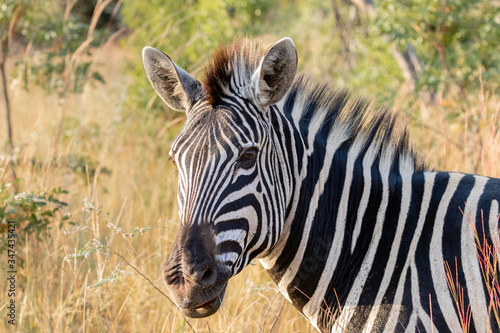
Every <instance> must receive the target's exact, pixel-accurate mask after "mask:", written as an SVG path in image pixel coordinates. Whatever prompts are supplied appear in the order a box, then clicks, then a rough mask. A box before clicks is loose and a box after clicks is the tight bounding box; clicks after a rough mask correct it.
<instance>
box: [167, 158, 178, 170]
mask: <svg viewBox="0 0 500 333" xmlns="http://www.w3.org/2000/svg"><path fill="white" fill-rule="evenodd" d="M169 160H170V161H172V164H173V165H174V167H176V168H177V163H175V160H174V159H173V158H172V157H170V158H169Z"/></svg>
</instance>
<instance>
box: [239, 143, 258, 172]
mask: <svg viewBox="0 0 500 333" xmlns="http://www.w3.org/2000/svg"><path fill="white" fill-rule="evenodd" d="M257 152H258V151H257V148H255V147H251V148H248V149H247V150H245V151H244V152H243V153H241V155H240V157H239V158H238V162H239V163H241V164H242V166H243V167H244V168H246V169H247V168H250V167H251V166H252V165H253V164H254V163H255V160H256V159H257Z"/></svg>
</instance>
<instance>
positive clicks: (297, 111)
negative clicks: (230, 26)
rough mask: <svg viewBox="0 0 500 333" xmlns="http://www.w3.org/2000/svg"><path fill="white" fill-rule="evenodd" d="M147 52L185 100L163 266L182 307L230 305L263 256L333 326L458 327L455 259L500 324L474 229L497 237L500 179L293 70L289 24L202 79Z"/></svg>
mask: <svg viewBox="0 0 500 333" xmlns="http://www.w3.org/2000/svg"><path fill="white" fill-rule="evenodd" d="M143 57H144V64H145V69H146V72H147V74H148V77H149V79H150V81H151V83H152V85H153V87H154V88H155V90H156V91H157V93H158V94H159V95H160V97H162V99H163V100H164V101H165V102H166V103H167V104H169V105H170V106H171V107H172V108H174V109H177V110H180V111H185V112H187V120H186V124H185V126H184V127H183V129H182V131H181V133H180V134H179V135H178V136H177V138H176V139H175V141H174V143H173V145H172V150H171V156H172V158H173V159H174V161H175V163H176V165H177V167H178V174H179V192H178V204H179V216H180V219H181V228H180V231H179V233H178V235H177V238H176V240H175V242H174V246H173V249H172V252H171V254H170V256H169V258H168V260H167V262H166V263H165V266H164V275H165V281H166V284H167V287H168V288H169V290H170V291H171V292H172V294H173V295H174V299H175V301H176V303H177V305H178V306H179V308H180V310H181V311H182V312H183V313H184V314H185V315H188V316H190V317H204V316H208V315H211V314H212V313H214V312H215V311H217V309H218V308H219V306H220V301H219V299H221V298H222V297H223V295H224V292H225V287H226V285H227V281H228V279H229V278H230V277H231V276H234V275H235V274H237V273H239V272H240V271H241V270H242V269H243V268H244V267H245V266H247V265H248V264H249V263H250V261H251V260H253V259H254V258H258V259H260V261H261V263H262V265H263V266H264V268H265V269H266V270H267V271H268V272H269V274H270V276H271V277H272V279H273V280H274V282H275V283H276V285H277V286H278V288H279V289H280V291H281V292H282V293H283V294H284V295H285V297H286V298H287V299H288V300H289V301H290V302H291V303H292V304H293V305H294V306H295V307H296V308H297V309H298V310H299V311H300V312H302V313H303V314H304V316H305V317H306V318H307V319H308V320H309V321H310V322H311V323H312V324H313V325H314V327H316V328H317V329H318V330H320V331H324V332H330V331H332V332H333V331H352V332H360V331H366V332H375V331H380V332H382V331H410V332H412V331H433V330H435V331H439V332H443V331H447V330H451V331H457V330H460V329H461V327H460V320H459V314H458V312H457V310H456V305H455V303H454V300H453V298H452V296H451V294H450V291H449V288H448V284H447V279H446V275H445V269H444V264H445V262H446V263H448V264H449V267H450V268H451V271H452V272H453V273H454V272H455V271H456V272H457V273H458V277H457V279H458V281H459V282H460V284H461V285H462V286H463V287H464V290H465V291H466V292H465V301H466V304H471V310H472V323H471V329H472V330H476V331H486V330H488V329H490V328H497V327H496V326H494V325H496V324H495V323H494V322H493V321H492V322H490V321H489V317H488V310H489V308H488V306H489V301H490V300H489V295H488V294H487V289H486V286H485V284H484V281H483V277H482V273H481V267H480V264H479V261H478V258H477V253H476V248H475V246H476V243H475V237H474V231H475V232H476V233H477V235H478V240H480V242H482V241H483V236H484V240H487V241H489V242H490V244H491V242H493V241H494V240H495V239H498V216H499V202H500V180H499V179H494V178H487V177H482V176H476V175H468V174H461V173H449V172H434V171H432V170H428V169H427V168H426V167H425V166H424V165H423V163H421V162H420V160H419V159H418V158H416V157H415V154H414V153H413V151H412V149H411V147H410V145H409V144H408V135H407V132H406V129H405V127H404V126H402V125H401V124H399V121H398V118H397V117H396V116H395V115H394V114H393V113H390V112H388V111H385V110H374V109H373V107H372V106H370V105H368V104H367V103H366V102H364V101H360V100H355V99H351V98H349V94H348V93H347V92H344V91H335V90H332V89H330V88H328V87H327V86H325V85H317V84H313V83H311V82H310V81H309V80H307V79H305V78H304V77H299V78H298V79H296V80H295V81H293V78H294V76H295V71H296V64H297V58H296V51H295V47H294V46H293V43H292V42H291V40H290V39H283V40H281V41H279V42H278V43H276V44H275V45H273V46H272V47H271V48H270V49H269V50H268V51H267V52H266V54H265V55H264V56H261V54H260V53H259V52H258V50H257V49H256V47H255V46H254V45H253V44H252V43H251V42H249V41H243V42H238V41H235V43H234V45H233V46H229V47H226V48H223V49H221V50H219V51H217V52H216V53H215V55H214V60H213V61H212V63H211V64H210V65H209V67H208V68H207V70H206V72H205V78H204V80H203V84H201V83H200V82H198V81H197V80H196V79H194V78H192V77H191V76H190V75H189V74H187V73H186V72H184V71H183V70H182V69H180V68H179V67H178V66H177V65H175V63H174V62H173V61H171V60H170V58H168V57H167V56H166V55H164V54H163V53H161V52H160V51H157V50H154V49H152V48H146V49H145V51H144V53H143ZM462 212H463V214H462ZM490 325H492V326H491V327H490Z"/></svg>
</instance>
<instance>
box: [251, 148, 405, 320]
mask: <svg viewBox="0 0 500 333" xmlns="http://www.w3.org/2000/svg"><path fill="white" fill-rule="evenodd" d="M327 148H328V149H327ZM332 148H333V149H332ZM408 163H409V164H411V161H407V160H405V158H404V157H403V156H399V155H396V156H393V155H391V153H390V152H388V151H387V152H383V153H382V154H379V155H372V154H370V147H369V146H363V145H357V144H356V141H354V142H353V141H351V140H346V141H343V142H341V143H340V144H339V145H338V146H337V147H331V146H329V145H328V143H327V142H325V143H323V144H321V142H317V143H316V145H315V147H314V153H312V154H309V156H308V157H307V158H306V161H304V164H305V170H302V171H304V173H303V174H302V176H301V177H302V178H301V181H300V182H298V185H297V191H296V192H294V193H293V200H292V201H291V204H290V206H291V208H290V209H289V214H288V216H287V218H286V222H285V227H284V231H288V234H287V233H286V232H284V233H283V234H282V237H281V238H280V239H279V241H278V244H277V245H276V246H275V249H274V250H273V252H272V253H271V254H272V255H270V256H269V257H268V258H264V259H263V260H261V262H262V263H263V265H264V267H265V268H266V270H267V271H268V272H269V274H270V276H271V277H272V278H273V280H274V281H275V283H276V284H277V285H278V287H279V289H280V290H281V291H282V292H283V294H284V295H285V296H286V297H287V298H288V299H289V300H290V301H291V302H292V303H293V304H294V306H295V307H296V308H297V309H298V310H300V311H301V312H303V313H304V314H305V315H306V317H308V318H309V320H311V319H312V318H315V317H318V316H320V314H321V311H323V312H325V313H326V312H328V313H329V314H328V316H327V317H336V316H338V315H339V305H340V306H342V305H343V304H344V302H345V300H346V298H347V295H348V293H349V290H350V288H351V286H352V284H353V282H354V278H355V276H356V274H357V273H358V271H359V270H360V267H361V264H362V262H363V259H364V257H365V255H366V253H368V252H369V247H370V244H371V242H372V239H373V238H374V237H377V233H380V231H379V230H377V229H376V228H377V227H379V225H380V220H382V224H383V220H384V216H385V214H386V212H385V211H386V209H387V207H388V203H389V200H391V201H392V206H391V213H390V214H391V215H394V214H396V216H397V214H398V212H399V207H400V201H401V200H400V199H401V186H402V185H401V184H402V177H406V178H408V177H411V176H408V175H411V172H408V171H409V170H411V169H412V168H411V167H408V166H407V165H405V164H408ZM400 165H403V169H404V171H405V172H404V174H405V175H406V176H402V175H401V173H400ZM294 203H295V206H294ZM374 212H375V213H374ZM393 228H394V229H395V228H396V224H394V227H393ZM311 321H312V323H313V324H314V325H317V323H318V320H311Z"/></svg>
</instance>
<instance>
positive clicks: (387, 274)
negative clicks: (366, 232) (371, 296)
mask: <svg viewBox="0 0 500 333" xmlns="http://www.w3.org/2000/svg"><path fill="white" fill-rule="evenodd" d="M405 162H408V160H403V159H402V160H400V167H399V169H400V170H404V171H405V172H407V174H404V175H401V182H402V186H401V209H400V211H399V216H398V223H397V227H396V234H395V235H394V242H393V243H392V247H391V251H390V254H389V260H388V261H387V265H386V266H385V270H384V277H383V278H382V282H381V283H380V287H379V290H378V293H377V297H376V298H375V303H374V305H379V304H382V300H383V298H384V295H385V294H386V292H387V289H388V288H389V283H390V281H391V278H392V275H393V273H394V269H395V267H396V260H397V258H398V253H399V251H400V248H401V239H402V236H403V230H404V228H405V226H406V223H404V222H405V221H406V217H407V216H408V211H409V210H410V202H411V190H412V188H411V180H412V166H411V165H409V164H408V163H405ZM405 164H408V165H405ZM394 306H397V305H394ZM380 308H381V307H380V306H374V307H373V309H372V311H371V312H370V316H369V317H368V320H367V324H366V325H365V331H366V328H371V327H373V325H374V324H375V319H376V318H377V314H378V312H379V310H380Z"/></svg>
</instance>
